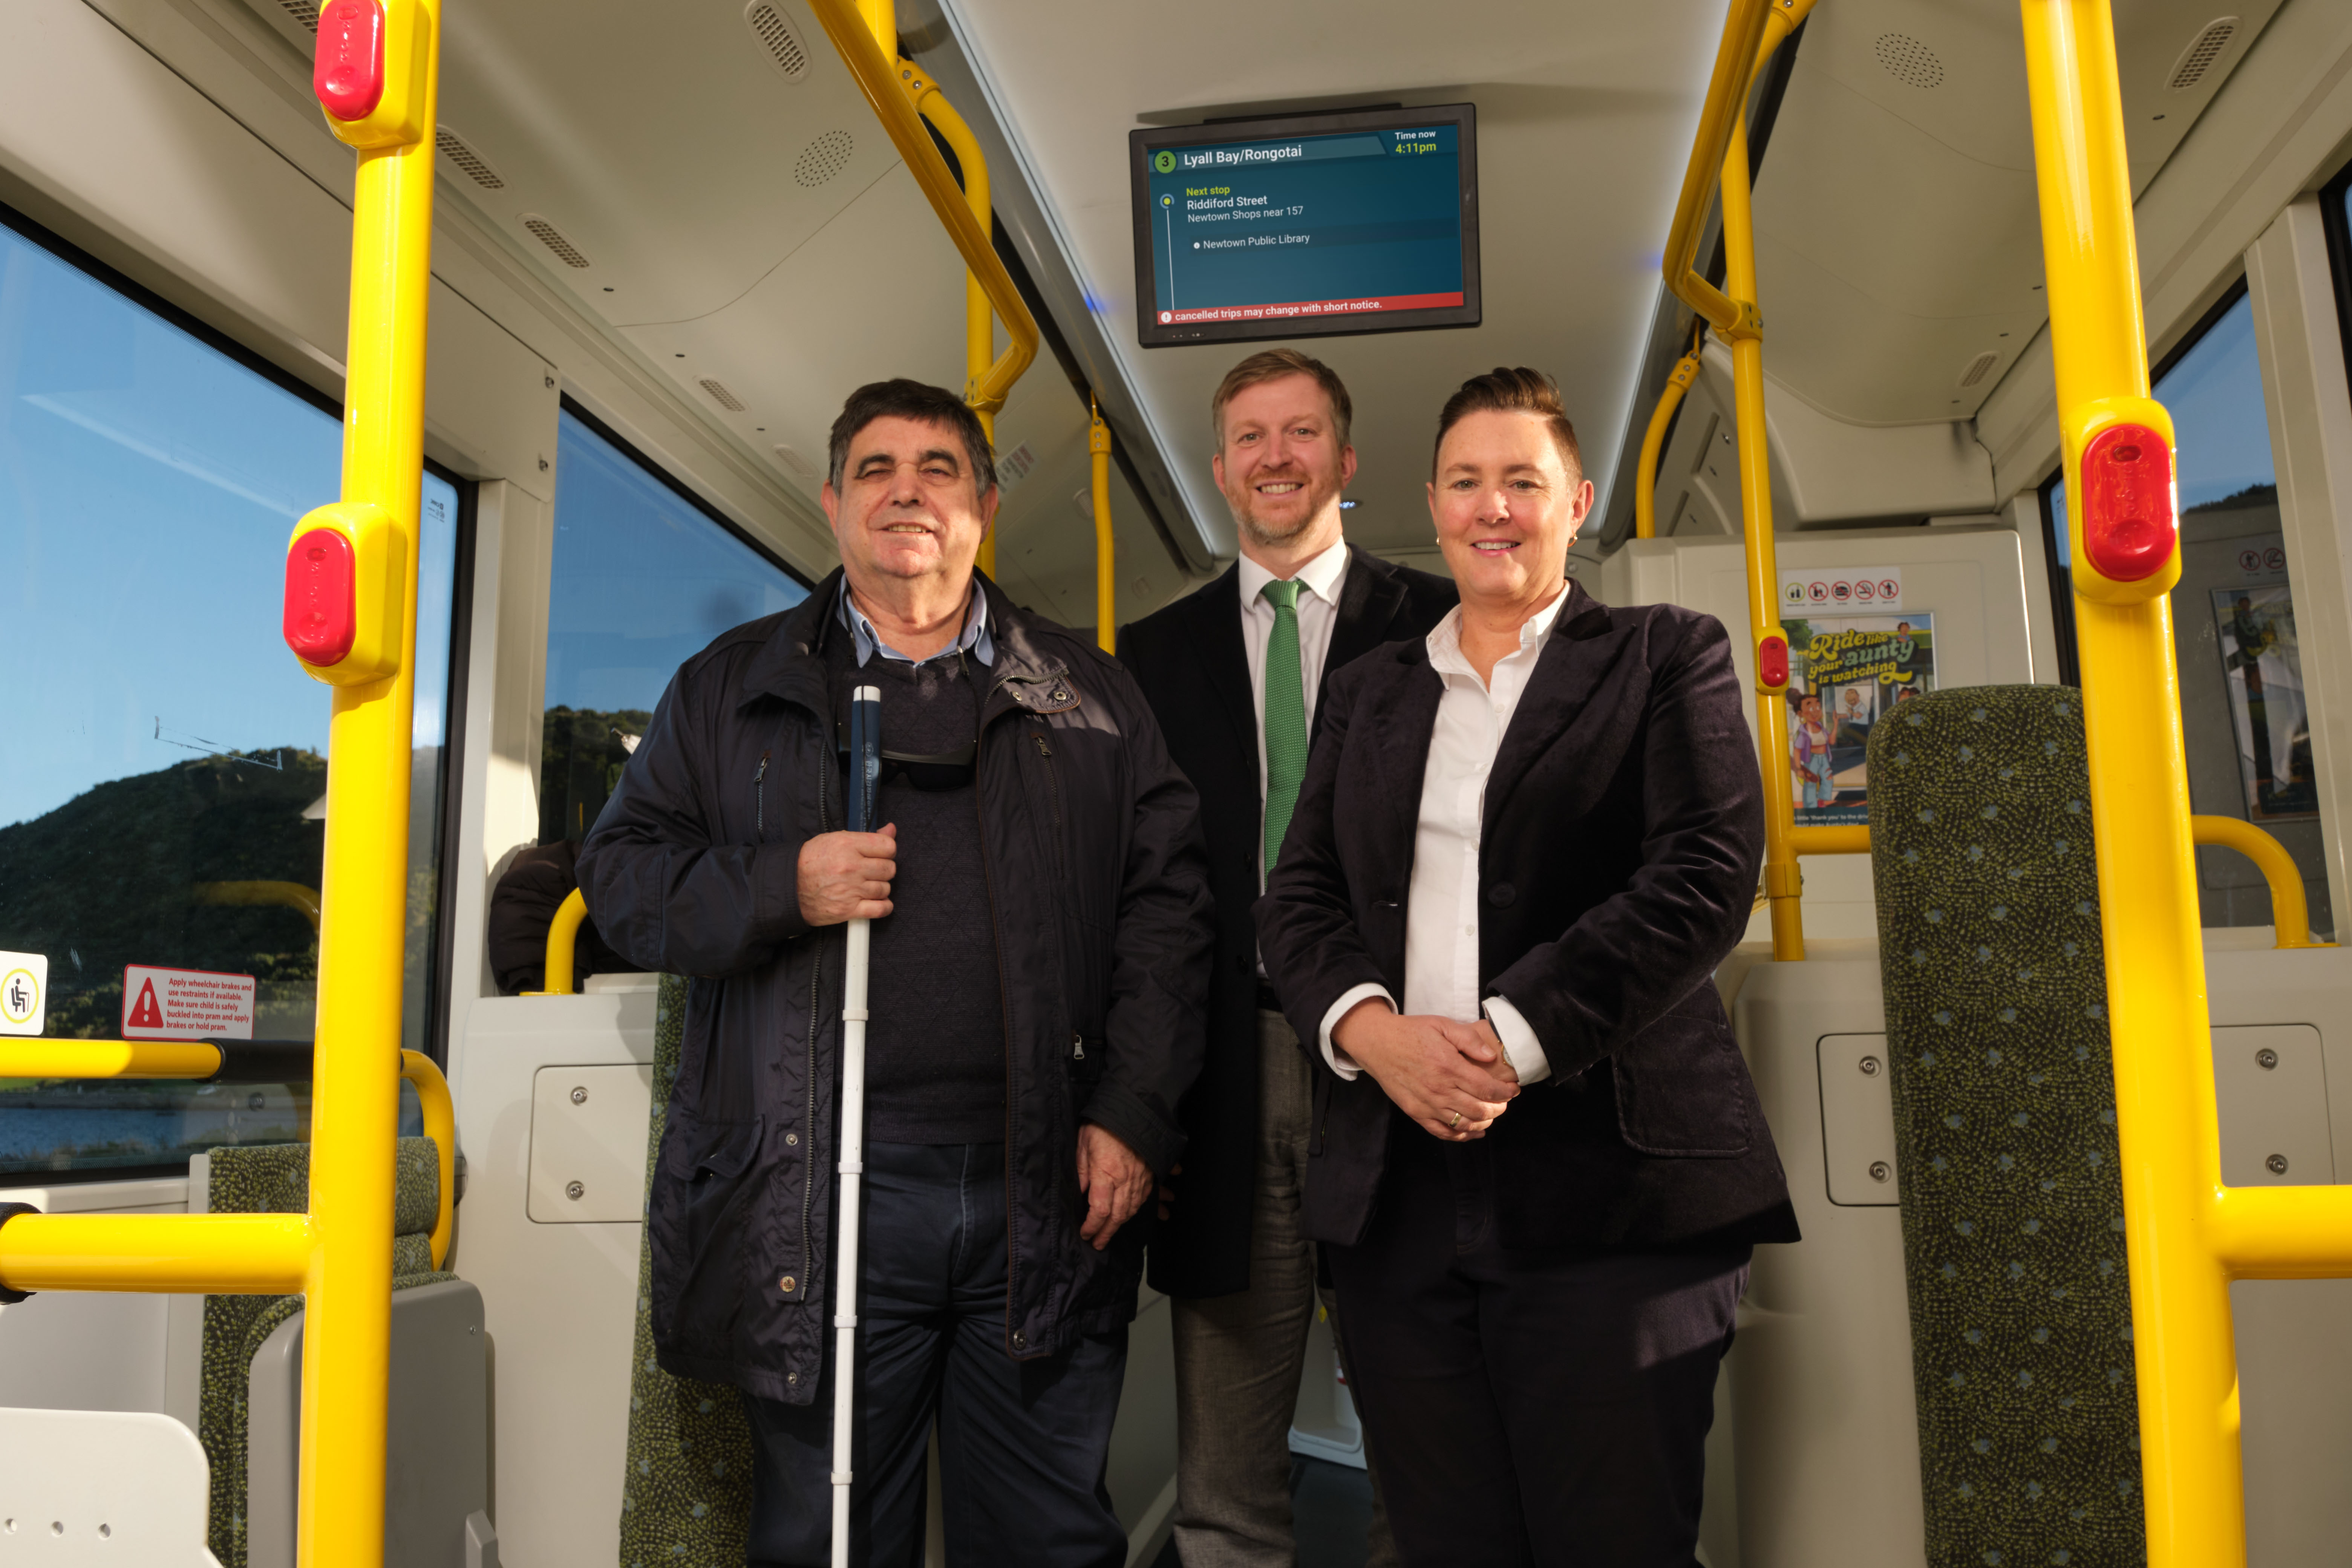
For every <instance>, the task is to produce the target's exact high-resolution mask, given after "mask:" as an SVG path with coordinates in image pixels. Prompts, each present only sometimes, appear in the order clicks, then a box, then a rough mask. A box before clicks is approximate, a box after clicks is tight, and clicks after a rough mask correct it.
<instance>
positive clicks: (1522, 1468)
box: [1327, 1126, 1748, 1568]
mask: <svg viewBox="0 0 2352 1568" xmlns="http://www.w3.org/2000/svg"><path fill="white" fill-rule="evenodd" d="M1395 1138H1396V1142H1395V1143H1394V1144H1393V1145H1392V1147H1391V1152H1390V1163H1389V1170H1388V1173H1386V1174H1385V1175H1384V1176H1383V1177H1382V1178H1381V1199H1380V1209H1379V1212H1378V1213H1377V1214H1376V1215H1374V1216H1373V1220H1372V1226H1371V1229H1370V1231H1369V1232H1368V1233H1367V1234H1366V1236H1365V1237H1364V1240H1363V1241H1362V1243H1361V1244H1360V1245H1358V1246H1355V1247H1330V1248H1328V1249H1327V1251H1328V1256H1329V1258H1330V1259H1331V1272H1332V1275H1333V1278H1334V1279H1335V1280H1336V1281H1337V1283H1338V1285H1339V1299H1340V1300H1342V1301H1344V1302H1346V1303H1347V1311H1346V1312H1345V1314H1344V1315H1342V1317H1341V1318H1340V1320H1339V1328H1340V1331H1341V1333H1343V1334H1344V1335H1345V1336H1346V1338H1347V1342H1348V1349H1349V1359H1350V1363H1351V1367H1352V1371H1353V1375H1354V1386H1355V1393H1356V1400H1357V1405H1358V1408H1359V1409H1360V1411H1361V1413H1362V1415H1363V1419H1364V1426H1365V1434H1366V1437H1367V1440H1368V1443H1369V1446H1370V1447H1371V1449H1372V1450H1373V1451H1375V1452H1377V1453H1378V1454H1379V1455H1380V1457H1381V1488H1382V1489H1383V1490H1384V1491H1385V1493H1386V1494H1387V1499H1388V1512H1389V1524H1390V1528H1391V1530H1393V1531H1394V1532H1395V1534H1396V1542H1397V1547H1398V1550H1399V1552H1400V1553H1401V1554H1402V1557H1403V1559H1404V1561H1405V1562H1406V1563H1411V1564H1414V1565H1416V1568H1419V1565H1422V1564H1433V1565H1434V1564H1444V1565H1445V1568H1517V1565H1519V1564H1528V1563H1542V1564H1546V1565H1547V1568H1549V1565H1553V1564H1559V1565H1562V1568H1567V1565H1575V1568H1587V1565H1590V1568H1691V1565H1692V1564H1693V1563H1696V1556H1695V1554H1694V1553H1695V1548H1696V1545H1697V1542H1698V1515H1699V1502H1700V1494H1701V1490H1702V1483H1703V1481H1704V1479H1705V1457H1704V1453H1703V1449H1704V1446H1705V1444H1706V1431H1707V1427H1708V1426H1710V1425H1712V1424H1713V1421H1714V1418H1715V1376H1716V1369H1717V1365H1718V1364H1719V1363H1721V1361H1722V1359H1723V1354H1724V1352H1726V1351H1727V1350H1728V1349H1730V1348H1731V1331H1732V1314H1733V1312H1734V1310H1735V1309H1736V1308H1737V1307H1738V1301H1739V1296H1740V1293H1741V1291H1743V1290H1744V1289H1747V1284H1748V1248H1747V1247H1730V1248H1724V1249H1719V1250H1714V1251H1706V1252H1647V1253H1613V1254H1612V1253H1582V1252H1575V1253H1572V1252H1558V1251H1535V1250H1507V1249H1505V1248H1504V1247H1503V1246H1502V1245H1501V1244H1500V1242H1499V1241H1498V1240H1497V1239H1496V1226H1495V1204H1494V1190H1493V1178H1492V1172H1493V1163H1492V1161H1491V1160H1490V1158H1489V1156H1488V1152H1487V1146H1486V1144H1485V1143H1484V1142H1474V1143H1466V1144H1445V1143H1441V1142H1438V1141H1437V1140H1436V1139H1434V1138H1432V1137H1430V1136H1429V1135H1428V1134H1427V1133H1425V1132H1423V1131H1421V1130H1420V1129H1419V1128H1417V1127H1402V1126H1401V1127H1400V1128H1399V1129H1398V1131H1397V1132H1396V1134H1395Z"/></svg>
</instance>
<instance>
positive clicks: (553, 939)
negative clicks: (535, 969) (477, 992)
mask: <svg viewBox="0 0 2352 1568" xmlns="http://www.w3.org/2000/svg"><path fill="white" fill-rule="evenodd" d="M587 918H588V900H586V899H584V898H583V897H582V896H581V893H580V889H577V888H574V889H572V891H571V892H570V893H568V894H566V895H565V896H564V900H563V901H562V903H561V904H558V905H557V906H556V907H555V919H554V920H553V921H550V922H549V924H548V927H547V962H546V966H545V968H544V969H543V970H542V971H541V977H540V985H541V989H540V990H537V991H526V992H524V993H523V994H524V995H526V996H569V995H571V994H572V974H573V973H574V971H575V969H576V967H577V966H576V964H575V963H574V960H573V954H574V953H575V952H577V951H578V948H579V943H580V924H581V922H582V921H585V920H586V919H587Z"/></svg>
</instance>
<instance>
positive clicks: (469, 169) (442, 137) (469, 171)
mask: <svg viewBox="0 0 2352 1568" xmlns="http://www.w3.org/2000/svg"><path fill="white" fill-rule="evenodd" d="M433 141H434V144H435V145H436V146H437V147H439V148H440V149H441V156H443V157H444V158H446V159H448V160H449V162H450V163H451V164H452V165H453V166H454V167H456V168H457V170H458V171H459V172H460V173H462V174H464V175H465V176H466V178H467V179H469V180H471V181H473V182H474V184H478V185H479V186H481V187H482V189H484V190H486V191H503V190H505V189H506V188H507V183H506V182H505V181H504V180H501V179H500V178H499V172H498V171H497V170H496V169H493V168H491V167H490V165H489V161H488V159H486V158H484V157H483V156H482V155H481V154H480V153H477V152H475V151H474V149H473V148H472V147H471V146H470V145H468V144H467V141H466V139H465V138H464V137H463V136H460V135H458V134H457V132H455V131H452V130H450V129H449V128H448V127H447V126H446V125H444V126H441V127H439V128H437V129H436V131H435V132H433Z"/></svg>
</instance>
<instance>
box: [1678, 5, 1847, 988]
mask: <svg viewBox="0 0 2352 1568" xmlns="http://www.w3.org/2000/svg"><path fill="white" fill-rule="evenodd" d="M1812 8H1813V0H1733V4H1732V7H1731V14H1730V16H1728V17H1727V18H1726V19H1725V22H1724V27H1723V44H1722V47H1721V48H1720V49H1719V50H1718V51H1717V55H1716V61H1715V77H1714V79H1713V80H1712V81H1711V82H1710V83H1709V84H1708V87H1707V96H1706V108H1705V110H1703V111H1702V113H1701V115H1700V120H1699V135H1698V141H1697V142H1696V145H1695V146H1694V147H1693V148H1692V149H1691V162H1690V166H1689V168H1688V169H1687V170H1686V171H1685V174H1684V176H1683V192H1682V199H1681V202H1680V204H1679V205H1677V206H1676V208H1675V226H1674V231H1673V234H1672V236H1671V237H1670V238H1669V239H1668V240H1667V243H1666V254H1665V276H1666V286H1667V287H1668V288H1669V289H1673V290H1674V292H1675V295H1676V297H1678V298H1679V299H1681V300H1683V302H1684V303H1685V304H1687V305H1689V306H1690V307H1691V309H1693V310H1696V311H1697V312H1698V313H1699V315H1700V316H1701V317H1703V318H1704V319H1705V320H1706V321H1708V322H1709V323H1710V324H1711V325H1713V326H1714V328H1715V330H1716V333H1717V336H1719V337H1721V338H1723V339H1724V340H1725V341H1726V342H1728V343H1729V344H1730V345H1731V379H1732V397H1733V404H1734V414H1735V418H1736V423H1737V427H1738V442H1739V498H1740V512H1741V518H1742V525H1743V531H1744V532H1745V535H1746V550H1747V563H1748V627H1749V630H1750V633H1751V635H1752V646H1753V647H1754V650H1755V654H1756V669H1757V682H1756V742H1757V751H1758V754H1759V768H1760V770H1761V772H1762V774H1763V784H1764V894H1765V900H1766V902H1767V905H1768V906H1769V910H1770V915H1771V921H1772V956H1773V957H1774V958H1776V959H1779V960H1781V961H1783V962H1793V961H1795V960H1798V959H1801V958H1803V957H1804V956H1805V928H1804V921H1803V917H1802V915H1801V912H1800V910H1801V906H1800V903H1799V899H1800V896H1801V889H1802V885H1803V884H1802V878H1801V876H1800V875H1799V872H1798V869H1797V849H1796V838H1795V826H1794V825H1795V820H1796V809H1795V802H1794V799H1793V795H1794V791H1793V789H1792V787H1791V785H1790V779H1789V732H1788V726H1789V715H1788V704H1787V701H1786V700H1785V698H1784V696H1783V693H1784V692H1785V690H1786V689H1787V668H1788V644H1787V640H1786V638H1785V637H1783V636H1782V634H1781V631H1780V613H1779V598H1780V594H1779V584H1778V583H1777V582H1776V581H1775V567H1774V560H1773V548H1772V476H1771V468H1770V464H1769V439H1768V435H1767V432H1766V429H1765V425H1764V342H1763V333H1764V321H1763V317H1762V315H1761V314H1760V313H1759V311H1758V310H1757V308H1756V232H1755V223H1754V216H1753V214H1752V212H1751V210H1750V208H1749V196H1750V194H1751V193H1750V191H1749V189H1748V118H1747V104H1748V85H1749V84H1750V83H1751V82H1753V81H1754V80H1755V78H1756V73H1757V72H1759V71H1760V70H1762V69H1763V68H1764V63H1765V61H1767V60H1769V59H1770V58H1771V57H1772V51H1773V50H1774V49H1776V48H1778V47H1780V41H1781V40H1782V39H1783V38H1785V37H1788V36H1789V34H1790V33H1791V32H1792V31H1794V30H1795V29H1796V27H1797V26H1798V24H1800V23H1801V22H1802V21H1803V20H1804V19H1805V17H1806V16H1807V15H1808V14H1809V13H1810V12H1811V10H1812ZM1717 184H1719V185H1720V187H1721V190H1722V194H1723V256H1724V272H1723V280H1724V288H1725V289H1728V290H1729V293H1728V295H1726V294H1725V293H1724V292H1723V291H1721V290H1718V289H1715V288H1714V287H1713V286H1712V285H1710V284H1709V283H1708V282H1707V281H1706V279H1704V278H1702V277H1700V276H1699V275H1698V273H1697V272H1696V271H1694V270H1693V269H1692V263H1693V262H1694V260H1695V259H1696V257H1697V254H1698V231H1699V227H1700V225H1701V223H1702V222H1703V221H1704V219H1705V218H1706V209H1707V205H1708V203H1707V194H1708V188H1709V187H1710V186H1711V185H1717ZM1636 504H1637V505H1638V504H1639V496H1638V494H1637V496H1636ZM1768 652H1776V653H1777V665H1778V668H1779V670H1780V679H1777V680H1775V679H1772V678H1771V677H1770V675H1769V674H1768V670H1769V668H1771V667H1772V666H1773V664H1774V663H1775V662H1776V661H1775V659H1774V658H1768V657H1767V656H1768Z"/></svg>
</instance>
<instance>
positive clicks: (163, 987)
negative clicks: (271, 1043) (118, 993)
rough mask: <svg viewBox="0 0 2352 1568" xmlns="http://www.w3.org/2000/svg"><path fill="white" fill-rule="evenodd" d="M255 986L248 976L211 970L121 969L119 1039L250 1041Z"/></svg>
mask: <svg viewBox="0 0 2352 1568" xmlns="http://www.w3.org/2000/svg"><path fill="white" fill-rule="evenodd" d="M253 997H254V982H253V976H252V975H250V974H220V973H215V972H214V971H212V970H209V969H159V968H157V967H155V966H154V965H153V964H147V963H130V964H125V965H123V969H122V1037H123V1038H124V1039H126V1040H199V1039H224V1040H249V1039H251V1038H253Z"/></svg>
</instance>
